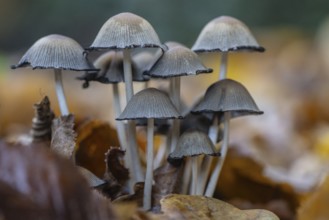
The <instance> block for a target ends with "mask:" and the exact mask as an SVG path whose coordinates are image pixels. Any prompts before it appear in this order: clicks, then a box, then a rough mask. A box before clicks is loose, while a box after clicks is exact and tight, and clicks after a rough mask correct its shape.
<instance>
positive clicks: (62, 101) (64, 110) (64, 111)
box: [55, 69, 70, 116]
mask: <svg viewBox="0 0 329 220" xmlns="http://www.w3.org/2000/svg"><path fill="white" fill-rule="evenodd" d="M55 87H56V94H57V99H58V105H59V109H60V111H61V115H62V116H66V115H69V114H70V112H69V109H68V107H67V102H66V98H65V94H64V89H63V81H62V70H60V69H55Z"/></svg>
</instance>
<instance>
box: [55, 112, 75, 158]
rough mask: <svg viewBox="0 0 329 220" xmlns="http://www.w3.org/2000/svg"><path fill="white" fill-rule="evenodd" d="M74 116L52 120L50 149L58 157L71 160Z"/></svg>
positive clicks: (73, 142) (73, 143) (73, 141)
mask: <svg viewBox="0 0 329 220" xmlns="http://www.w3.org/2000/svg"><path fill="white" fill-rule="evenodd" d="M73 127H74V116H73V115H68V116H61V117H59V118H56V119H54V120H53V125H52V138H51V146H50V148H51V149H52V150H53V151H55V152H57V153H59V154H60V155H62V156H64V157H67V158H71V157H72V155H73V151H74V148H75V139H76V133H75V131H74V130H73Z"/></svg>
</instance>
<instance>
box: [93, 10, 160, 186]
mask: <svg viewBox="0 0 329 220" xmlns="http://www.w3.org/2000/svg"><path fill="white" fill-rule="evenodd" d="M134 48H161V43H160V40H159V37H158V35H157V34H156V32H155V31H154V29H153V27H152V26H151V24H150V23H149V22H148V21H146V20H145V19H143V18H142V17H140V16H137V15H135V14H132V13H129V12H124V13H120V14H117V15H115V16H113V17H111V18H110V19H108V20H107V21H106V22H105V23H104V25H103V26H102V28H101V29H100V31H99V32H98V34H97V36H96V38H95V40H94V42H93V43H92V45H91V46H90V47H89V48H88V50H101V49H107V50H109V49H112V50H122V52H123V69H124V79H125V88H126V100H127V103H128V102H129V100H130V99H131V97H132V96H133V95H134V91H133V84H132V70H131V55H130V52H131V50H132V49H134ZM128 135H130V137H129V138H128V140H129V141H130V142H129V145H128V146H129V148H127V150H128V151H127V154H128V155H130V157H131V163H132V164H131V169H132V172H131V173H132V174H133V175H136V177H134V176H132V178H133V179H136V181H137V182H140V181H142V180H143V173H142V169H141V165H140V163H139V161H138V160H136V158H135V157H134V155H137V143H136V130H135V125H134V122H133V121H129V122H128Z"/></svg>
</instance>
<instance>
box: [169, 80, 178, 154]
mask: <svg viewBox="0 0 329 220" xmlns="http://www.w3.org/2000/svg"><path fill="white" fill-rule="evenodd" d="M169 87H170V88H169V91H170V98H171V100H172V102H173V104H174V106H175V107H176V109H177V111H178V112H179V113H180V77H172V78H170V86H169ZM179 131H180V120H179V119H176V118H175V119H174V120H173V125H172V130H171V132H172V134H171V144H170V152H173V151H174V150H175V148H176V145H177V141H178V138H179Z"/></svg>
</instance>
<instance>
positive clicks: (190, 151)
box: [169, 131, 220, 159]
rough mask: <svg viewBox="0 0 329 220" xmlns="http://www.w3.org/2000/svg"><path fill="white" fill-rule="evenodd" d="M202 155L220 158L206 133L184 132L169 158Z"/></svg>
mask: <svg viewBox="0 0 329 220" xmlns="http://www.w3.org/2000/svg"><path fill="white" fill-rule="evenodd" d="M200 154H205V155H209V156H219V155H220V154H219V153H216V150H215V146H214V144H213V143H212V141H211V140H210V138H209V137H208V135H206V134H205V133H203V132H201V131H187V132H184V133H183V134H182V135H181V136H180V138H179V139H178V142H177V145H176V148H175V150H174V151H173V152H172V153H170V154H169V158H173V159H176V158H183V157H193V156H198V155H200Z"/></svg>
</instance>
